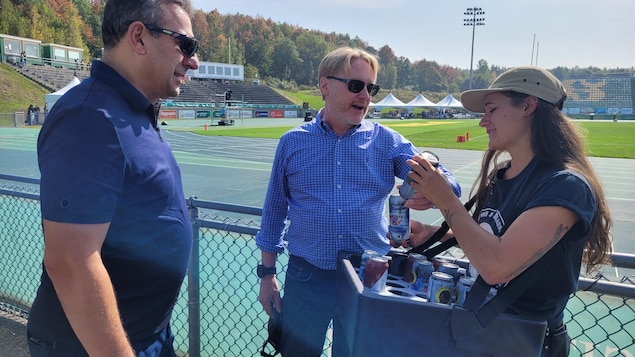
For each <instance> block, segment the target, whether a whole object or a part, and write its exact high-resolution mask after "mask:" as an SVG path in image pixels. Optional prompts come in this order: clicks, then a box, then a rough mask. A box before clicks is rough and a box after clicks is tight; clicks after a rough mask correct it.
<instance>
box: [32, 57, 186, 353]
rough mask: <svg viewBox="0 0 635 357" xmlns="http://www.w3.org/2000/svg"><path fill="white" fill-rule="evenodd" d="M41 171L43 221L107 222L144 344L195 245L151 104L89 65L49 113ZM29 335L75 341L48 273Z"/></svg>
mask: <svg viewBox="0 0 635 357" xmlns="http://www.w3.org/2000/svg"><path fill="white" fill-rule="evenodd" d="M38 162H39V166H40V172H41V184H40V194H41V209H42V218H44V219H47V220H51V221H56V222H66V223H79V224H99V223H106V222H110V228H109V230H108V233H107V235H106V239H105V242H104V244H103V247H102V250H101V254H102V259H103V262H104V265H105V266H106V269H107V270H108V273H109V275H110V278H111V280H112V283H113V286H114V290H115V293H116V297H117V302H118V305H119V310H120V313H121V318H122V320H123V324H124V328H125V329H126V332H127V333H128V336H129V338H130V340H131V341H132V343H133V346H134V345H135V342H136V341H137V342H138V341H141V340H147V339H148V338H149V337H151V336H152V335H153V334H155V333H157V332H158V331H160V330H161V329H163V328H164V327H165V326H166V325H167V324H168V322H169V320H170V316H171V312H172V308H173V305H174V303H175V301H176V298H177V296H178V294H179V291H180V287H181V283H182V281H183V278H184V276H185V272H186V269H187V263H188V259H189V255H190V250H191V246H192V227H191V223H190V219H189V216H188V211H187V207H186V205H185V198H184V194H183V187H182V183H181V174H180V171H179V168H178V166H177V163H176V160H175V158H174V156H173V154H172V150H171V148H170V145H169V144H168V143H167V142H166V141H165V139H164V138H162V137H161V133H160V129H159V128H158V127H156V116H155V113H154V109H153V106H152V103H150V101H149V100H148V99H147V98H146V97H144V96H143V95H142V94H141V93H140V92H139V91H138V90H137V89H135V88H134V87H133V86H132V85H131V84H130V83H129V82H127V81H126V80H125V79H124V78H123V77H121V76H120V75H119V74H118V73H117V72H116V71H115V70H113V69H112V68H111V67H109V66H108V65H106V64H104V63H102V62H100V61H95V62H94V63H93V66H92V70H91V77H90V78H88V79H86V80H84V81H83V82H82V83H81V84H79V85H77V86H76V87H74V88H72V89H71V90H70V91H68V92H67V93H66V94H65V95H64V96H63V97H62V98H60V99H59V100H58V102H57V103H56V104H55V106H54V107H53V108H52V110H51V112H50V113H49V115H48V117H47V119H46V122H45V123H44V126H43V127H42V130H41V132H40V136H39V139H38ZM29 330H30V331H31V333H32V334H34V335H37V336H38V337H39V338H40V339H43V340H45V341H50V342H52V341H54V340H58V339H68V338H76V337H75V335H74V333H73V331H72V330H71V327H70V324H69V323H68V321H67V319H66V317H65V315H64V313H63V311H62V307H61V305H60V303H59V300H58V298H57V296H56V294H55V290H54V288H53V285H52V283H51V280H50V278H49V277H48V275H47V273H46V270H45V269H44V272H43V274H42V280H41V286H40V288H39V289H38V292H37V297H36V299H35V302H34V303H33V307H32V309H31V312H30V316H29ZM134 347H135V348H140V346H134Z"/></svg>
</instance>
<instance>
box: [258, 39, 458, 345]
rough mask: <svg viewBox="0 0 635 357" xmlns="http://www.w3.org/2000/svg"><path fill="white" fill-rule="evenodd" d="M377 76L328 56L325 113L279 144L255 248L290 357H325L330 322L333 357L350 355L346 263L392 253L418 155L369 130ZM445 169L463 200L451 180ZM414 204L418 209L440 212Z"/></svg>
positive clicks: (265, 300)
mask: <svg viewBox="0 0 635 357" xmlns="http://www.w3.org/2000/svg"><path fill="white" fill-rule="evenodd" d="M377 69H378V63H377V59H376V58H375V57H374V56H372V55H370V54H368V53H366V52H365V51H362V50H358V49H352V48H348V47H342V48H339V49H336V50H335V51H333V52H331V53H329V54H328V55H327V56H326V57H324V59H323V60H322V62H321V63H320V67H319V70H318V71H319V75H318V77H319V87H320V91H321V93H322V97H323V98H324V108H323V109H322V110H320V111H319V112H318V114H317V116H316V118H315V120H313V121H311V122H309V123H307V124H304V125H302V126H299V127H296V128H294V129H291V130H290V131H288V132H287V133H285V134H284V135H283V136H282V137H281V138H280V142H279V144H278V148H277V151H276V156H275V160H274V164H273V168H272V172H271V178H270V181H269V188H268V190H267V196H266V198H265V203H264V208H263V214H262V227H261V231H260V232H259V233H258V235H257V236H256V243H257V245H258V247H259V248H260V249H261V251H262V262H261V265H260V266H259V269H258V275H259V276H260V277H261V278H262V280H261V284H260V293H259V298H258V299H259V301H260V303H261V304H262V305H263V307H264V309H265V311H266V312H267V314H268V315H269V316H272V317H273V316H275V315H276V312H275V311H273V310H274V309H275V310H277V312H283V316H284V318H283V327H282V331H283V332H282V342H281V352H282V355H283V356H290V357H296V356H320V355H321V354H322V350H323V345H324V340H325V335H326V331H327V329H328V325H329V323H330V321H331V320H333V326H334V336H333V349H332V355H333V356H335V357H338V356H343V355H344V356H345V355H347V354H348V352H347V347H346V344H345V343H344V342H343V341H344V339H343V337H342V336H341V331H340V330H341V328H339V325H340V322H339V320H338V318H337V316H336V313H335V301H336V295H335V292H336V288H335V286H336V270H335V269H336V266H337V253H338V251H341V250H346V251H353V252H359V253H361V252H363V251H364V250H366V249H372V250H375V251H377V252H379V253H382V254H386V253H387V252H388V251H389V249H390V243H389V240H388V238H387V237H386V233H387V231H388V223H387V220H386V218H385V217H384V204H385V200H386V197H387V196H388V195H389V194H390V192H391V191H392V189H393V187H394V185H395V176H397V177H399V178H401V179H405V178H406V176H407V175H408V172H409V171H410V167H409V166H408V165H407V164H406V160H407V159H409V158H411V157H412V156H414V155H417V154H418V153H419V151H418V150H417V149H416V148H415V147H414V145H413V144H412V143H410V142H409V141H408V140H406V139H405V138H404V137H403V136H402V135H401V134H399V133H397V132H396V131H394V130H392V129H390V128H387V127H385V126H382V125H381V124H378V123H374V122H369V121H366V120H364V118H365V116H366V113H367V112H368V106H369V104H370V99H371V97H372V96H373V95H375V94H376V93H377V91H378V90H379V86H378V85H377V84H375V82H376V80H377ZM439 169H440V170H443V172H444V173H445V175H446V177H447V178H448V182H449V184H450V185H452V187H453V189H454V191H455V192H456V194H457V195H460V187H459V185H458V184H457V183H456V180H455V179H454V176H453V175H452V173H450V172H449V171H447V170H445V169H444V168H443V167H442V166H441V167H440V168H439ZM415 199H416V200H419V202H418V203H417V205H416V207H417V208H430V207H432V204H431V203H430V202H429V201H427V200H426V199H425V198H422V197H418V196H417V198H415ZM287 219H288V220H289V221H290V225H289V227H288V231H287V232H286V234H285V223H286V220H287ZM285 247H286V248H287V249H288V250H289V255H290V257H289V265H288V267H287V273H286V278H285V289H284V299H281V297H280V287H279V284H278V281H277V279H276V276H275V265H276V257H277V255H278V254H279V253H281V252H282V251H283V250H284V249H285Z"/></svg>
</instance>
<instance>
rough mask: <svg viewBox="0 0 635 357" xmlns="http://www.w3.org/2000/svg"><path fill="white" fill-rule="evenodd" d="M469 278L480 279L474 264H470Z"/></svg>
mask: <svg viewBox="0 0 635 357" xmlns="http://www.w3.org/2000/svg"><path fill="white" fill-rule="evenodd" d="M467 276H469V277H470V278H474V279H476V278H477V277H478V270H476V268H475V267H474V265H473V264H472V263H470V264H469V265H468V267H467Z"/></svg>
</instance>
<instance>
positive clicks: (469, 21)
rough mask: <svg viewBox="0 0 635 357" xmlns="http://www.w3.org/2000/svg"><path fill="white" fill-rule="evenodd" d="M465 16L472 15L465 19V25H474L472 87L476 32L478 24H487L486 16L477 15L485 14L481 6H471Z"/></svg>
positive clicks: (471, 61) (471, 59)
mask: <svg viewBox="0 0 635 357" xmlns="http://www.w3.org/2000/svg"><path fill="white" fill-rule="evenodd" d="M463 14H464V15H465V16H470V17H467V18H465V19H463V25H464V26H472V56H471V57H470V88H469V89H472V66H473V64H474V34H475V32H476V26H483V25H485V18H484V17H479V18H477V17H476V16H481V15H485V11H483V9H482V8H480V7H469V8H467V10H465V12H464V13H463Z"/></svg>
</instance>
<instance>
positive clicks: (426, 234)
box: [386, 219, 439, 248]
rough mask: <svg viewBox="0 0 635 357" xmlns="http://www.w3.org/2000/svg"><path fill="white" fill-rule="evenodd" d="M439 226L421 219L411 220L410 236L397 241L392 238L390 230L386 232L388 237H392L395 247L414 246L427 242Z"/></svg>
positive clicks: (392, 243) (392, 244) (391, 241)
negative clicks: (420, 220)
mask: <svg viewBox="0 0 635 357" xmlns="http://www.w3.org/2000/svg"><path fill="white" fill-rule="evenodd" d="M438 228H439V227H436V226H431V225H427V224H423V223H421V222H419V221H416V220H413V219H411V220H410V235H409V236H408V238H406V239H404V240H402V241H401V242H399V243H397V242H395V241H394V240H392V239H391V238H390V232H388V233H387V234H386V237H388V239H390V245H391V246H392V247H393V248H398V247H404V248H412V247H416V246H419V245H421V244H423V243H424V242H426V241H427V240H428V239H430V237H432V235H433V234H434V233H435V232H436V231H437V229H438Z"/></svg>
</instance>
